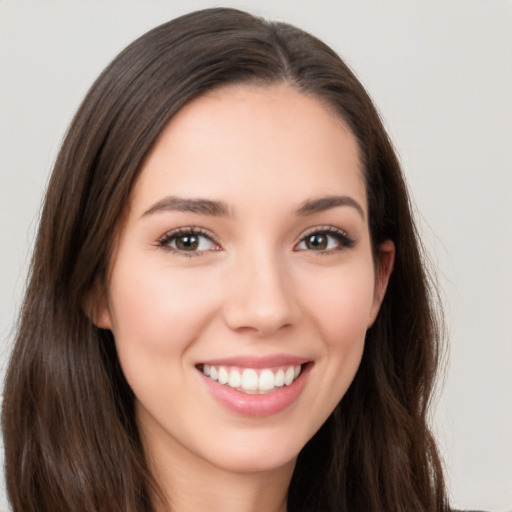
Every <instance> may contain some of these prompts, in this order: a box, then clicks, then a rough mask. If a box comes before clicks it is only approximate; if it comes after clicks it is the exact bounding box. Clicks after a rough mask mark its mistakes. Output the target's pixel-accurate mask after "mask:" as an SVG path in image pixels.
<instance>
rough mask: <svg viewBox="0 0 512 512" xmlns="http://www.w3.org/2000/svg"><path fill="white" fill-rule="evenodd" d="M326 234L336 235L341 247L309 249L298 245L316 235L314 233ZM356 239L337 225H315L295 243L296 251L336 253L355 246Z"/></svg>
mask: <svg viewBox="0 0 512 512" xmlns="http://www.w3.org/2000/svg"><path fill="white" fill-rule="evenodd" d="M317 233H318V234H325V235H327V236H331V237H334V238H336V239H337V240H338V242H339V244H340V246H341V247H337V248H334V249H324V250H318V251H313V250H308V249H297V247H298V245H299V244H301V243H302V242H304V241H305V240H306V238H307V237H308V236H311V235H314V234H317ZM355 243H356V241H355V240H354V238H352V237H351V236H350V235H349V234H348V233H347V232H346V231H345V230H344V229H341V228H337V227H335V226H315V227H312V228H309V229H308V230H306V231H305V232H304V233H302V235H301V236H300V238H299V241H298V242H297V243H296V244H295V246H294V250H295V251H309V252H314V253H316V254H325V253H335V252H339V251H342V250H345V249H350V248H351V247H353V246H354V244H355Z"/></svg>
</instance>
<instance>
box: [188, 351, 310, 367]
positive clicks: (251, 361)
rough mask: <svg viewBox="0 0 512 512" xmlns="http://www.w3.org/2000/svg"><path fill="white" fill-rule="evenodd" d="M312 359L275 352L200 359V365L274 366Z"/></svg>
mask: <svg viewBox="0 0 512 512" xmlns="http://www.w3.org/2000/svg"><path fill="white" fill-rule="evenodd" d="M310 361H311V359H308V358H306V357H301V356H295V355H290V354H275V355H270V356H264V357H253V356H232V357H224V358H222V359H208V360H205V361H200V362H199V363H198V365H203V364H208V365H210V366H238V367H242V368H254V369H262V368H272V367H276V366H298V365H303V364H305V363H308V362H310Z"/></svg>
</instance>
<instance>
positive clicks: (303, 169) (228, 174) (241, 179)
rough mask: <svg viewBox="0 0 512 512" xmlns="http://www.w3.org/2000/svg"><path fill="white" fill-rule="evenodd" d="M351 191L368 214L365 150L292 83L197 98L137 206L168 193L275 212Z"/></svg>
mask: <svg viewBox="0 0 512 512" xmlns="http://www.w3.org/2000/svg"><path fill="white" fill-rule="evenodd" d="M247 192H250V194H247ZM347 193H350V194H351V195H355V196H356V198H357V200H358V201H360V202H361V203H362V205H363V207H364V209H366V197H365V196H366V194H365V185H364V178H363V172H362V169H361V163H360V158H359V148H358V144H357V141H356V139H355V137H354V135H353V134H352V132H351V131H350V129H349V128H348V127H347V125H346V124H345V123H344V121H343V120H342V119H341V117H340V116H339V115H337V114H335V113H334V111H333V109H330V108H328V107H327V106H326V105H325V104H324V103H323V102H321V101H319V100H318V99H316V98H314V97H312V96H309V95H306V94H303V93H301V92H299V91H298V90H296V89H295V88H294V87H292V86H290V85H285V84H281V85H274V86H266V87H257V86H252V85H233V86H226V87H222V88H220V89H218V90H214V91H212V92H209V93H207V94H204V95H203V96H200V97H199V98H197V99H195V100H193V101H192V102H191V103H189V104H188V105H186V106H185V107H184V108H183V109H182V110H181V111H180V112H179V113H178V114H177V115H176V116H174V118H173V119H172V120H171V121H170V122H169V123H168V125H167V126H166V127H165V129H164V130H163V131H162V133H161V134H160V136H159V138H158V139H157V141H156V143H155V144H154V146H153V148H152V149H151V151H150V153H149V155H148V156H147V158H146V159H145V162H144V164H143V166H142V169H141V173H140V175H139V179H138V180H137V183H136V185H135V188H134V191H133V197H132V200H133V202H132V206H134V207H135V208H137V209H139V210H140V209H141V208H144V207H145V205H146V204H147V202H148V201H151V200H154V199H157V198H158V196H159V195H160V196H161V195H163V194H173V195H178V196H179V195H184V196H186V197H194V196H196V197H209V198H210V197H211V198H215V199H217V198H218V199H223V200H224V199H228V202H230V203H232V202H234V203H237V202H240V203H241V204H243V205H245V206H249V205H250V204H251V203H252V202H255V203H257V201H255V200H256V199H257V198H259V199H260V200H264V201H265V203H266V205H269V206H270V205H271V204H272V202H273V201H274V202H276V201H277V203H280V202H281V203H282V202H283V200H284V199H286V200H287V201H290V202H293V201H295V202H296V203H298V202H303V201H304V199H305V198H307V197H312V196H326V195H336V194H340V195H341V194H347ZM248 195H249V197H247V196H248ZM226 196H231V198H230V197H226ZM237 199H240V200H241V201H237ZM253 200H254V201H253ZM255 206H257V204H255ZM260 206H261V205H260Z"/></svg>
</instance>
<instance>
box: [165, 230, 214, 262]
mask: <svg viewBox="0 0 512 512" xmlns="http://www.w3.org/2000/svg"><path fill="white" fill-rule="evenodd" d="M185 235H189V236H196V237H203V238H207V239H208V240H210V241H211V242H212V243H213V244H214V245H215V246H216V247H217V248H218V247H220V245H219V244H218V243H217V241H216V239H215V237H214V236H213V235H212V234H211V233H210V232H209V231H206V230H204V229H201V228H197V227H194V226H190V227H187V228H179V229H175V230H173V231H170V232H169V233H166V234H165V235H164V236H163V237H161V238H160V239H159V240H158V242H157V246H158V247H161V248H162V249H165V250H168V251H171V252H175V253H177V254H179V255H182V256H186V257H189V258H192V257H193V256H201V255H202V253H203V252H207V251H184V250H180V249H177V248H174V247H171V246H170V244H171V243H172V242H173V241H174V240H176V239H178V238H179V237H180V236H185ZM215 250H218V249H215Z"/></svg>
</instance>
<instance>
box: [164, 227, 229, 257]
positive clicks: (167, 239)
mask: <svg viewBox="0 0 512 512" xmlns="http://www.w3.org/2000/svg"><path fill="white" fill-rule="evenodd" d="M158 245H159V246H160V247H167V248H169V249H172V250H174V251H175V252H178V253H188V254H189V255H192V254H201V253H203V252H206V251H214V250H218V249H219V247H218V245H217V244H216V243H215V242H214V241H213V240H212V239H211V238H210V236H208V235H207V234H204V233H202V232H199V231H196V230H193V229H191V230H188V229H187V230H184V229H180V230H177V231H173V232H171V233H168V234H167V235H165V236H164V237H163V238H162V239H161V240H160V241H159V242H158Z"/></svg>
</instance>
